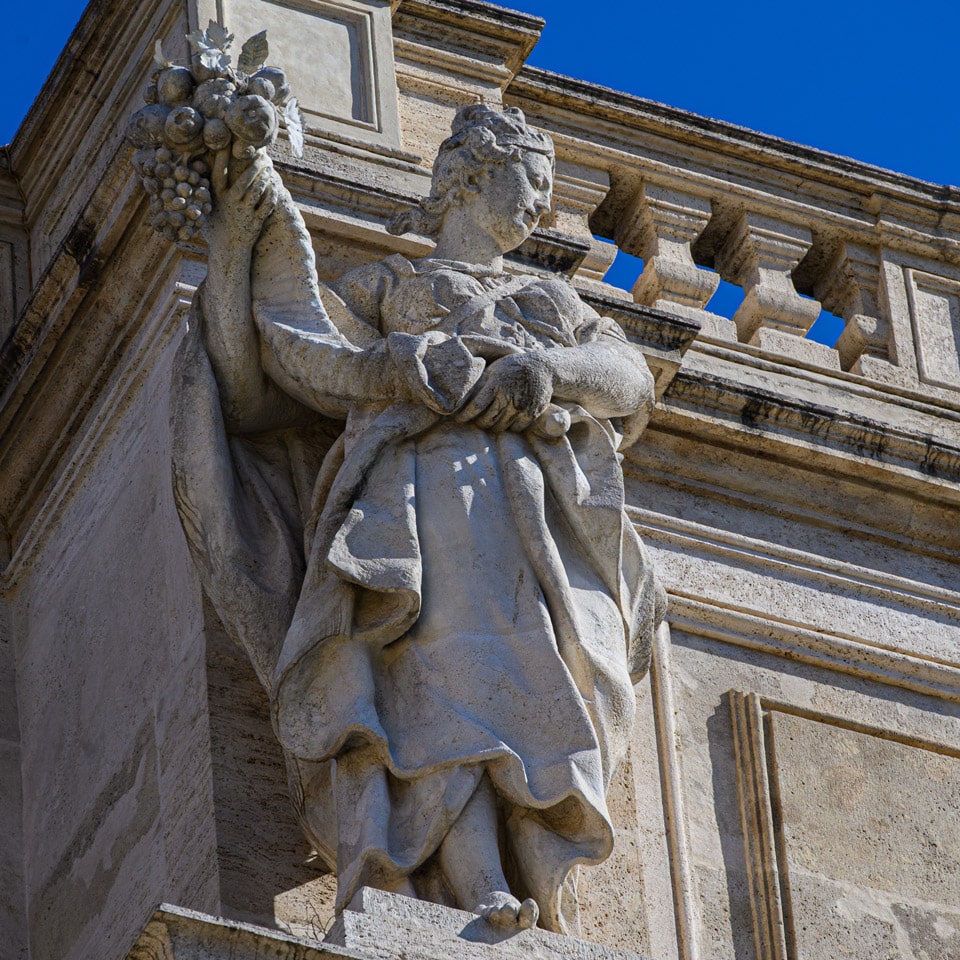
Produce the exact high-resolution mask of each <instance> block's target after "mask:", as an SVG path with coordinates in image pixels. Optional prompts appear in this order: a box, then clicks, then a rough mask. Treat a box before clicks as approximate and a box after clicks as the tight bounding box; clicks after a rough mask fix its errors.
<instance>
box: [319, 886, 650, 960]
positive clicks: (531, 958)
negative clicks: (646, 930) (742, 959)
mask: <svg viewBox="0 0 960 960" xmlns="http://www.w3.org/2000/svg"><path fill="white" fill-rule="evenodd" d="M324 944H325V945H326V944H330V945H332V946H336V947H338V948H342V949H346V950H347V951H349V953H350V954H351V955H353V956H362V957H365V958H368V960H391V958H394V957H399V956H401V955H402V956H403V958H404V960H641V958H640V957H639V956H638V955H637V954H634V953H626V952H625V951H623V950H610V949H609V948H607V947H602V946H600V945H599V944H596V943H588V942H587V941H586V940H577V939H575V938H574V937H562V936H559V935H557V934H555V933H546V932H545V931H543V930H522V931H520V932H518V933H504V932H502V931H500V930H497V929H496V928H495V927H494V926H493V925H492V924H490V923H488V922H487V921H486V920H483V919H481V918H480V917H478V916H476V915H475V914H472V913H466V912H465V911H463V910H451V909H450V908H449V907H441V906H438V905H437V904H435V903H425V902H424V901H422V900H414V899H412V898H411V897H403V896H400V895H399V894H395V893H384V892H383V891H381V890H371V889H370V888H369V887H364V888H363V889H362V890H360V891H359V892H358V893H357V895H356V896H355V897H354V898H353V900H352V901H351V902H350V905H349V906H348V907H347V909H346V910H344V912H343V913H342V914H341V915H340V916H339V917H338V918H337V920H336V922H335V923H334V925H333V927H332V929H331V930H330V932H329V933H328V934H327V936H326V938H325V940H324Z"/></svg>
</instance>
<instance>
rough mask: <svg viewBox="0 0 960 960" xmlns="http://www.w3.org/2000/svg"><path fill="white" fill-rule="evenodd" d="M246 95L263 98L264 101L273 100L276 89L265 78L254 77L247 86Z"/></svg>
mask: <svg viewBox="0 0 960 960" xmlns="http://www.w3.org/2000/svg"><path fill="white" fill-rule="evenodd" d="M247 93H248V94H250V96H253V97H263V99H264V100H273V98H274V97H275V96H276V94H277V88H276V87H275V86H274V85H273V84H272V83H271V82H270V81H269V80H268V79H267V78H266V77H254V78H253V79H252V80H251V81H250V82H249V83H248V84H247Z"/></svg>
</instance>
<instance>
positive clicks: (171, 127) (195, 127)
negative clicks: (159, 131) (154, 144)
mask: <svg viewBox="0 0 960 960" xmlns="http://www.w3.org/2000/svg"><path fill="white" fill-rule="evenodd" d="M202 130H203V117H201V116H200V114H199V113H197V111H196V110H194V109H193V107H174V108H173V109H172V110H171V111H170V115H169V116H168V117H167V122H166V124H165V126H164V132H165V133H166V135H167V139H168V140H169V141H170V142H171V143H177V144H186V143H190V141H191V140H194V139H196V137H197V136H198V135H199V134H200V132H201V131H202Z"/></svg>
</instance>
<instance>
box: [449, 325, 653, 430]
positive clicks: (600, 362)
mask: <svg viewBox="0 0 960 960" xmlns="http://www.w3.org/2000/svg"><path fill="white" fill-rule="evenodd" d="M583 329H584V330H587V331H589V332H588V333H587V334H586V335H585V336H583V337H581V338H580V340H581V342H579V343H577V344H576V345H574V346H566V347H556V348H553V349H547V350H534V351H529V352H526V353H522V354H516V355H513V356H508V357H503V358H502V359H500V360H497V361H496V362H495V363H493V364H492V365H491V366H490V367H489V369H488V370H487V372H486V374H485V375H484V379H483V381H482V382H481V387H480V389H479V390H478V391H477V393H476V395H475V396H474V397H473V399H472V400H471V401H470V403H468V404H467V406H466V407H465V408H464V411H463V413H462V414H461V415H460V418H461V419H463V420H469V421H471V422H473V423H475V424H476V425H477V426H479V427H482V428H484V429H493V430H508V429H509V430H513V431H522V430H525V429H526V428H527V427H528V426H530V424H531V423H533V421H534V420H536V418H537V417H539V416H540V415H541V414H542V413H543V412H544V410H545V409H546V407H547V404H549V403H550V402H551V401H567V402H570V403H577V404H579V405H580V406H582V407H583V408H584V409H585V410H587V411H588V412H589V413H591V414H593V415H594V416H595V417H598V418H601V419H607V418H614V417H618V418H627V417H630V418H634V419H637V418H639V419H640V420H641V421H642V422H643V423H645V422H646V419H647V418H648V417H649V415H650V413H651V412H652V410H653V403H654V391H653V377H652V376H651V374H650V371H649V369H648V368H647V364H646V361H645V360H644V358H643V355H642V354H641V353H640V352H639V351H638V350H636V349H635V348H634V347H632V346H631V345H630V344H629V343H628V342H627V340H626V338H625V337H624V336H623V333H622V331H620V329H619V328H618V327H616V325H615V324H614V323H613V321H609V320H603V319H601V318H599V317H596V318H594V319H591V321H590V322H589V323H587V324H584V325H583ZM631 432H632V433H634V435H635V434H636V433H638V432H639V430H633V431H631Z"/></svg>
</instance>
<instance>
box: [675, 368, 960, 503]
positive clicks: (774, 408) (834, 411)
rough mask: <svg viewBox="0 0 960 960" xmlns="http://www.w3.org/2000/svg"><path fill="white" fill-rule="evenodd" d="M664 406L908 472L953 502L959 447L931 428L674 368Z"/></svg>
mask: <svg viewBox="0 0 960 960" xmlns="http://www.w3.org/2000/svg"><path fill="white" fill-rule="evenodd" d="M665 407H666V409H667V410H668V411H670V412H675V413H682V412H685V413H688V414H695V415H696V416H697V417H699V418H704V417H708V418H710V419H711V420H714V421H717V422H718V423H722V424H724V425H726V426H727V427H728V428H730V429H733V430H734V431H735V432H737V433H739V434H741V435H743V436H746V435H753V436H754V437H756V436H758V435H762V436H763V437H764V439H765V440H767V441H771V442H778V441H779V442H784V443H788V444H797V443H799V444H802V445H803V447H804V448H805V449H807V450H811V449H817V450H819V451H821V452H825V453H829V454H830V455H831V456H833V457H842V458H847V459H852V460H854V461H855V462H857V463H859V464H861V465H863V464H876V465H878V466H882V467H884V468H886V469H888V470H894V471H896V472H897V473H901V474H902V473H909V474H912V475H913V476H914V477H915V478H922V479H923V480H924V481H926V482H928V483H930V484H934V485H936V486H937V487H938V488H939V495H940V496H944V497H947V498H949V499H950V500H952V501H954V502H955V503H960V445H958V444H956V443H952V442H950V441H949V440H946V439H944V438H942V437H939V436H937V435H935V434H934V433H932V432H923V431H922V430H920V429H916V430H910V429H906V428H905V427H902V426H897V425H894V424H892V423H891V422H889V421H883V420H880V419H875V418H873V417H868V416H864V415H862V414H859V413H856V412H854V411H852V410H849V409H843V408H841V407H835V406H829V405H827V404H821V403H814V402H812V401H810V400H809V399H800V398H797V397H790V396H788V395H785V394H784V393H783V392H780V391H777V390H774V389H765V388H763V387H760V386H757V385H756V384H751V383H745V382H743V381H740V380H732V379H730V378H728V377H725V376H720V375H715V374H711V373H708V372H705V371H702V370H699V371H696V372H695V373H694V372H690V371H685V370H680V372H679V373H678V374H677V376H676V377H675V378H674V380H673V382H672V383H671V385H670V388H669V390H668V392H667V395H666V397H665ZM891 479H892V478H891Z"/></svg>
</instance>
